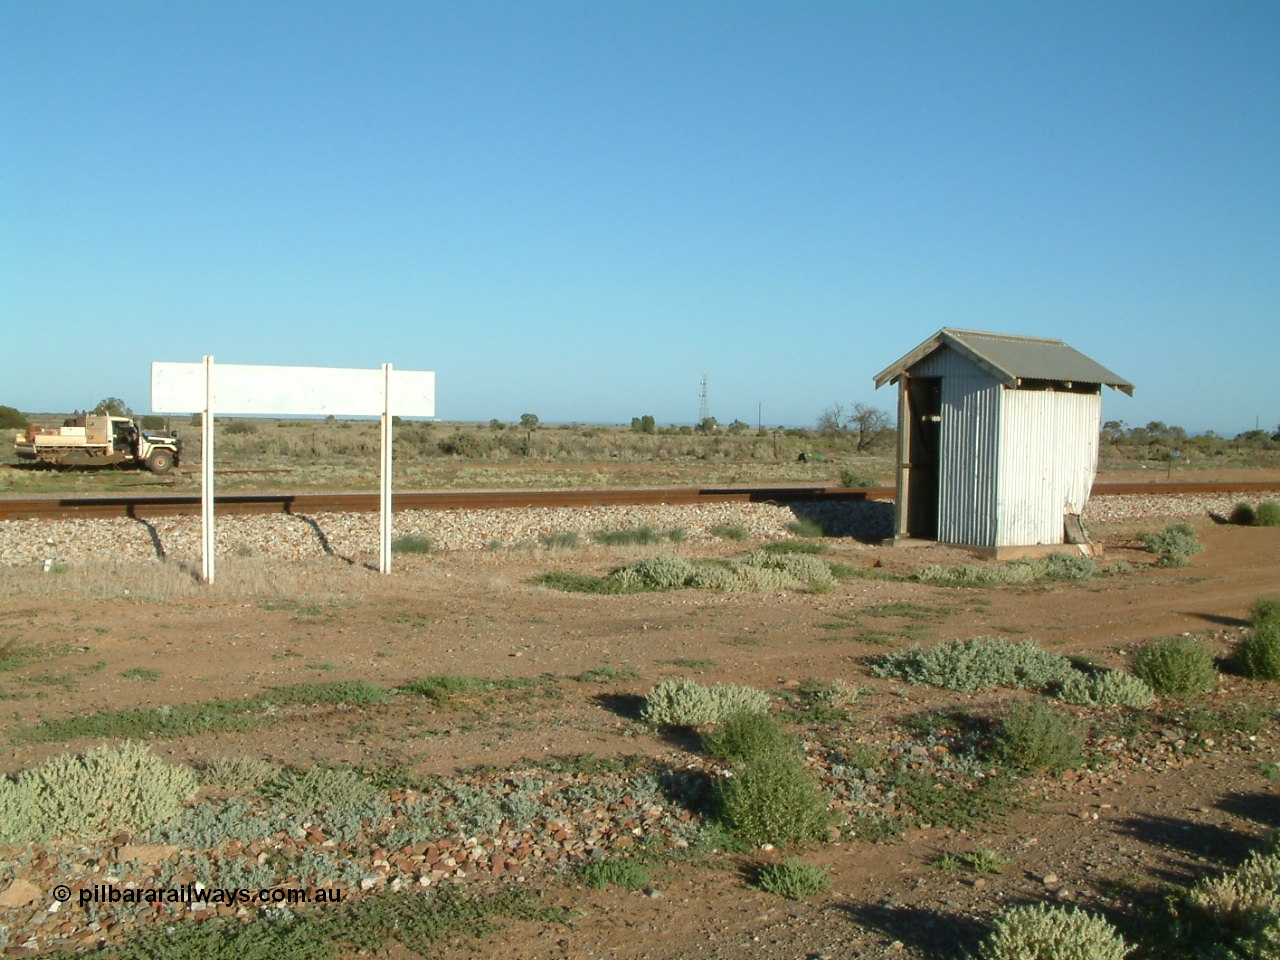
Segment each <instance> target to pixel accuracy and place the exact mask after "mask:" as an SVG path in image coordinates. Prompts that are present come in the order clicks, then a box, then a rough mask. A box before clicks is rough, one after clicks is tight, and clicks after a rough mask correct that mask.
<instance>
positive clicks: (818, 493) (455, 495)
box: [0, 480, 1280, 520]
mask: <svg viewBox="0 0 1280 960" xmlns="http://www.w3.org/2000/svg"><path fill="white" fill-rule="evenodd" d="M1274 491H1280V480H1274V481H1244V482H1236V483H1232V482H1210V483H1099V484H1095V485H1094V487H1093V496H1100V497H1114V496H1134V495H1169V494H1173V495H1178V494H1198V493H1241V494H1244V493H1255V494H1256V493H1270V492H1274ZM895 493H896V491H895V489H894V488H893V487H673V488H646V489H627V490H624V489H618V490H532V491H531V490H482V491H431V492H418V493H413V492H410V493H397V494H393V496H392V501H391V503H392V509H393V510H395V511H397V512H398V511H401V510H494V509H504V508H505V509H520V508H525V507H599V506H638V505H645V504H683V505H687V504H698V503H732V502H747V503H798V502H806V501H807V502H812V501H827V502H840V501H851V500H892V499H893V497H894V495H895ZM214 506H215V509H216V510H217V511H218V513H219V514H222V515H229V514H250V513H292V514H317V513H371V512H374V511H376V510H377V509H378V494H376V493H285V494H271V493H269V494H229V495H226V496H217V497H215V498H214ZM199 513H200V497H199V496H185V495H184V496H170V495H164V494H159V495H146V494H132V495H131V494H122V495H117V496H109V497H63V498H55V497H44V498H34V499H0V520H61V519H67V518H76V517H84V518H100V517H137V518H146V517H161V516H180V515H184V514H199Z"/></svg>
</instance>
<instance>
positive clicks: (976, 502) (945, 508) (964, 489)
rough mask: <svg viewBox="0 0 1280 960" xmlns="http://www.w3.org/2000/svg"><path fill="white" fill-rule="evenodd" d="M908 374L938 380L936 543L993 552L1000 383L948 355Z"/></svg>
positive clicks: (936, 357)
mask: <svg viewBox="0 0 1280 960" xmlns="http://www.w3.org/2000/svg"><path fill="white" fill-rule="evenodd" d="M911 373H912V375H913V376H917V377H942V431H941V434H942V435H941V441H940V443H941V450H939V483H938V540H939V541H940V542H942V543H963V544H971V545H974V546H995V545H996V537H997V519H996V518H997V512H996V511H997V483H998V482H999V450H1000V436H999V424H1000V400H1001V396H1000V395H1001V390H1002V388H1001V386H1000V383H999V381H998V380H996V379H995V377H993V376H991V375H990V374H989V373H987V372H986V371H984V370H982V369H981V368H980V367H978V366H976V365H974V364H973V363H972V362H970V361H969V360H967V359H965V358H964V357H962V356H960V355H959V354H958V353H956V352H955V351H953V350H950V349H943V350H939V351H937V352H935V353H933V354H931V355H930V356H928V357H926V358H925V359H924V360H922V361H920V363H918V364H916V366H915V367H913V368H912V370H911Z"/></svg>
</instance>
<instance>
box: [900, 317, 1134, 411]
mask: <svg viewBox="0 0 1280 960" xmlns="http://www.w3.org/2000/svg"><path fill="white" fill-rule="evenodd" d="M942 347H951V348H952V349H953V350H955V351H956V352H957V353H959V354H960V355H962V356H964V357H967V358H968V359H969V360H971V361H972V362H973V363H976V364H977V365H978V366H980V367H982V368H983V369H985V370H987V371H989V372H990V373H991V374H992V375H993V376H994V377H996V379H998V380H999V381H1000V382H1001V383H1003V384H1004V385H1005V386H1008V387H1014V386H1017V384H1018V381H1019V380H1059V381H1063V382H1068V383H1098V384H1105V385H1106V386H1108V387H1113V388H1115V389H1116V390H1121V391H1123V392H1124V393H1127V394H1129V395H1130V396H1132V395H1133V384H1131V383H1130V382H1129V381H1128V380H1125V379H1124V378H1123V377H1120V376H1117V375H1116V374H1114V373H1112V372H1111V371H1110V370H1108V369H1107V368H1106V367H1104V366H1102V364H1100V363H1097V362H1096V361H1094V360H1090V359H1089V358H1088V357H1086V356H1085V355H1084V354H1083V353H1081V352H1080V351H1079V350H1076V349H1075V348H1073V347H1070V346H1068V345H1067V344H1066V343H1064V342H1063V341H1061V340H1046V339H1042V338H1040V337H1017V336H1013V335H1011V334H1004V333H984V332H982V331H981V330H957V329H956V328H954V327H943V328H942V329H941V330H939V331H938V332H937V333H935V334H934V335H933V336H932V337H930V338H929V339H928V340H926V341H925V342H924V343H922V344H920V346H918V347H916V348H915V349H914V350H912V351H911V352H910V353H908V354H907V355H906V356H904V357H902V358H901V359H899V360H898V361H896V362H895V363H892V364H890V365H889V366H887V367H885V368H884V369H883V370H881V371H880V372H879V373H877V374H876V377H875V382H876V387H877V389H878V388H880V387H882V386H884V385H885V384H886V383H892V382H895V381H897V379H898V378H899V377H901V376H902V374H904V373H905V372H906V371H907V370H909V369H910V368H911V367H914V366H915V365H916V364H917V363H919V362H920V361H921V360H923V359H924V358H925V357H927V356H929V355H930V354H931V353H933V352H934V351H935V350H939V349H941V348H942Z"/></svg>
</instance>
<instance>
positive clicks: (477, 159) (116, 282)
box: [0, 0, 1280, 435]
mask: <svg viewBox="0 0 1280 960" xmlns="http://www.w3.org/2000/svg"><path fill="white" fill-rule="evenodd" d="M1278 51H1280V3H1276V2H1274V0H1253V2H1244V0H1214V2H1208V0H1198V2H1192V3H1188V2H1179V0H1155V2H1126V0H1106V2H1102V0H1099V2H1086V0H1063V2H1047V0H1046V2H1037V0H1011V2H990V0H952V2H914V0H894V2H887V0H886V2H869V0H769V2H760V0H679V2H668V0H536V2H535V0H498V2H495V0H465V2H463V0H456V2H429V0H418V2H390V0H350V2H348V0H298V2H291V0H253V2H250V0H183V2H172V0H156V2H151V0H71V2H68V0H0V325H2V326H3V335H2V340H0V343H2V344H3V347H2V348H0V403H4V404H9V405H11V406H16V407H18V408H20V409H22V410H26V411H45V410H67V409H70V408H75V407H85V406H89V405H91V404H93V403H94V402H96V401H97V400H99V399H101V398H103V397H105V396H120V397H122V398H124V399H125V400H126V402H128V403H129V404H130V405H131V406H132V407H133V408H134V409H135V410H136V411H138V412H147V411H148V410H149V409H150V364H151V362H152V361H154V360H169V361H191V362H195V361H199V359H200V358H201V357H202V356H203V355H205V354H212V355H213V356H214V357H215V358H216V360H217V361H219V362H226V363H261V364H299V365H307V366H335V367H377V366H378V365H379V364H381V363H383V362H391V363H393V364H395V366H396V367H398V368H402V369H406V370H434V371H436V374H437V383H438V387H437V391H438V392H437V413H438V415H439V417H440V418H441V419H446V420H488V419H489V418H491V417H497V418H499V419H503V420H514V419H516V418H518V417H519V416H520V414H522V413H536V414H537V415H538V416H539V417H541V419H542V420H544V421H549V422H550V421H581V422H629V421H630V420H631V418H632V417H634V416H639V415H642V414H652V415H654V416H655V417H656V418H657V420H658V422H659V424H666V423H671V422H686V423H687V422H692V421H694V420H696V418H697V415H698V410H699V382H700V380H701V378H702V377H703V376H704V375H705V376H706V377H707V378H708V385H709V390H708V393H709V405H710V412H711V414H712V415H713V416H715V417H717V418H718V419H719V420H720V421H721V422H722V423H727V422H729V421H731V420H733V419H735V418H740V419H742V420H745V421H747V422H748V423H750V424H752V425H755V423H756V420H757V416H762V418H763V422H764V424H765V425H766V426H770V425H777V424H788V425H800V426H811V425H812V424H813V422H814V421H815V419H816V418H817V416H818V414H819V413H820V412H821V411H822V409H823V408H825V407H827V406H829V405H830V404H831V403H832V402H833V401H842V402H843V403H845V404H846V405H849V404H852V403H854V402H859V401H860V402H865V403H871V404H873V405H875V406H879V407H881V408H883V409H886V410H890V411H893V410H894V408H895V395H894V392H893V390H892V389H889V388H887V389H882V390H880V391H878V392H877V391H875V390H874V389H873V385H872V377H873V376H874V374H875V373H876V372H878V371H879V370H880V369H882V368H883V367H885V366H887V365H889V364H890V363H891V362H892V361H894V360H896V359H897V358H898V357H900V356H901V355H903V354H905V353H907V352H908V351H909V350H910V349H911V348H913V347H914V346H916V345H917V344H918V343H919V342H921V341H922V340H924V339H925V338H927V337H928V336H930V335H931V334H932V333H934V332H935V331H936V330H938V329H939V328H940V327H943V326H956V327H967V328H972V329H979V330H994V331H999V332H1005V333H1015V334H1026V335H1033V336H1048V337H1058V338H1061V339H1063V340H1066V341H1067V342H1068V343H1070V344H1071V345H1072V346H1074V347H1076V348H1077V349H1079V350H1081V351H1083V352H1084V353H1086V354H1088V355H1089V356H1091V357H1093V358H1094V359H1095V360H1098V361H1099V362H1101V363H1102V364H1104V365H1105V366H1108V367H1110V368H1111V369H1112V370H1114V371H1115V372H1117V373H1119V374H1120V375H1121V376H1123V377H1126V378H1127V379H1129V380H1131V381H1132V382H1133V383H1134V384H1135V385H1136V387H1137V392H1136V394H1135V396H1134V397H1133V398H1128V397H1125V396H1123V395H1122V394H1118V393H1115V392H1113V391H1109V390H1108V391H1107V397H1106V399H1105V401H1104V408H1103V410H1104V412H1103V416H1104V417H1105V418H1107V419H1119V420H1123V421H1125V422H1127V423H1129V424H1143V423H1146V422H1147V421H1149V420H1163V421H1165V422H1168V423H1176V424H1180V425H1183V426H1185V427H1187V428H1188V429H1190V430H1193V431H1196V432H1199V431H1201V430H1206V429H1215V430H1217V431H1219V432H1221V433H1225V434H1228V435H1232V434H1235V433H1237V432H1239V431H1241V430H1246V429H1251V428H1253V426H1254V424H1255V418H1258V422H1259V423H1260V424H1261V425H1262V426H1263V427H1266V428H1268V429H1273V428H1274V427H1275V426H1276V424H1277V423H1278V422H1280V390H1278V389H1277V379H1276V356H1277V348H1278V347H1280V322H1278V320H1280V53H1278Z"/></svg>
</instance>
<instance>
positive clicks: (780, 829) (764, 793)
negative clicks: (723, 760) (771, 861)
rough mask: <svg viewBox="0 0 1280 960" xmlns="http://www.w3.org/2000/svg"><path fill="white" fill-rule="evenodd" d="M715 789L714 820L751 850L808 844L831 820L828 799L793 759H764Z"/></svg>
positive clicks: (800, 762)
mask: <svg viewBox="0 0 1280 960" xmlns="http://www.w3.org/2000/svg"><path fill="white" fill-rule="evenodd" d="M729 773H730V775H729V776H725V777H722V778H721V779H719V780H717V781H716V783H715V790H714V797H715V808H716V812H717V816H718V819H719V820H720V822H721V823H722V824H723V825H724V827H725V828H726V829H727V830H728V831H729V832H730V833H732V834H734V835H735V836H737V837H739V838H740V839H742V840H743V841H745V842H746V843H749V844H752V845H753V846H763V845H764V844H767V843H771V844H776V845H779V846H784V845H790V844H799V843H812V842H814V841H817V840H822V839H824V838H825V837H826V833H827V829H828V828H829V827H830V826H831V825H832V823H833V822H834V820H835V817H834V814H833V813H832V812H831V811H830V810H829V809H828V803H829V798H828V796H827V794H826V791H824V790H823V789H822V787H821V785H819V783H818V781H817V780H816V779H815V778H814V777H813V775H812V774H811V773H810V772H809V771H808V770H807V769H806V768H805V765H804V761H803V760H802V759H801V758H800V757H798V756H795V755H794V754H789V755H788V754H768V755H764V756H761V757H756V758H754V759H751V760H748V761H746V762H745V763H743V764H741V765H739V766H735V767H734V768H733V769H732V770H731V771H729Z"/></svg>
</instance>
